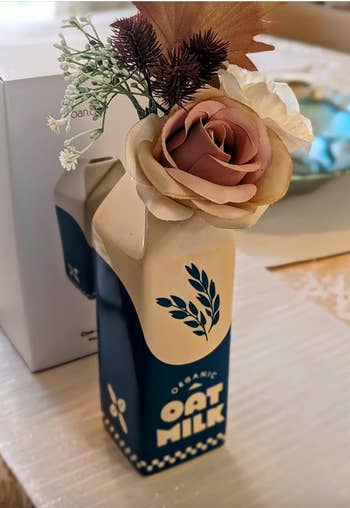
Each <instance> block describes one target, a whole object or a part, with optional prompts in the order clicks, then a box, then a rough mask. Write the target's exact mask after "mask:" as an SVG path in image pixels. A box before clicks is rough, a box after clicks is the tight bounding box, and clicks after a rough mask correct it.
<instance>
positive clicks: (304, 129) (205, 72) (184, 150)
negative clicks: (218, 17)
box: [48, 2, 312, 228]
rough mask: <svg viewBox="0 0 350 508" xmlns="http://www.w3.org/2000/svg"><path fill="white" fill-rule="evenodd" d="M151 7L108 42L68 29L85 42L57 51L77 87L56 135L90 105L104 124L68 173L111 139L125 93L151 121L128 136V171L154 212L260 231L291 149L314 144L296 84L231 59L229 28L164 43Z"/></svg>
mask: <svg viewBox="0 0 350 508" xmlns="http://www.w3.org/2000/svg"><path fill="white" fill-rule="evenodd" d="M149 4H152V2H147V3H140V5H139V7H140V8H141V12H139V13H138V14H136V15H135V16H132V17H130V18H126V19H119V20H117V21H115V22H114V23H112V25H111V36H110V38H109V39H108V41H107V42H106V43H105V42H103V41H102V40H101V38H100V37H99V35H98V33H97V31H96V29H95V27H94V25H93V23H92V22H91V20H90V19H89V18H85V17H84V18H79V19H78V18H75V17H74V18H71V19H69V20H66V21H65V22H64V23H63V28H74V29H76V30H79V31H80V32H81V33H82V34H83V35H84V36H85V37H86V39H87V42H86V46H85V48H84V49H82V50H77V49H74V48H72V47H71V46H70V45H69V44H68V42H67V40H66V38H65V37H64V36H63V35H60V39H61V40H60V42H59V43H58V44H57V45H56V47H57V48H58V49H59V50H60V51H61V55H60V57H59V60H60V62H61V68H62V70H63V73H64V77H65V79H66V80H67V81H68V83H69V84H68V86H67V89H66V94H65V97H64V99H63V101H62V105H61V111H60V113H61V117H60V118H59V119H57V120H56V119H53V118H52V117H50V118H49V120H48V123H49V126H50V128H51V129H52V130H53V131H54V132H59V131H60V129H61V128H63V127H64V128H65V129H66V130H67V131H69V128H70V118H71V114H72V111H73V110H74V109H75V108H76V107H77V106H79V105H80V104H81V103H82V102H88V104H89V107H90V109H91V111H92V112H93V117H94V119H95V120H96V121H100V125H99V127H96V128H92V129H91V130H88V131H85V132H82V133H79V134H78V135H76V136H74V137H71V138H69V139H67V140H66V141H65V147H64V149H63V151H62V152H61V154H60V161H61V164H62V166H63V167H64V168H65V169H66V170H68V171H69V170H72V169H74V168H75V167H76V165H77V162H78V159H79V157H80V156H81V155H82V154H83V153H85V152H86V151H87V150H88V149H89V148H90V146H91V145H92V144H93V143H94V142H95V141H96V140H97V139H98V138H99V137H100V136H101V134H102V133H103V131H104V126H105V117H106V112H107V110H108V106H109V104H110V103H111V101H112V100H113V99H114V98H115V97H116V96H117V95H118V94H123V95H126V96H127V97H128V99H130V101H131V102H132V104H133V105H134V106H135V108H136V111H137V113H138V116H139V118H140V120H141V121H140V122H139V123H137V124H136V125H135V127H134V128H133V129H132V130H131V132H130V134H129V136H128V139H127V143H126V150H127V155H128V167H127V168H126V169H127V171H129V172H130V173H131V174H132V176H133V177H135V179H136V185H137V188H138V192H139V194H140V196H141V198H142V199H143V200H144V202H145V203H147V206H148V208H149V210H150V211H151V212H152V213H153V214H154V215H156V216H157V217H160V218H163V219H166V220H184V219H187V218H189V217H191V216H192V215H193V213H194V212H195V211H200V212H201V213H202V215H203V216H205V217H206V218H207V220H208V221H210V222H212V223H213V224H217V225H221V226H224V227H234V228H241V227H247V226H250V225H252V224H254V223H255V222H256V220H257V219H258V218H259V217H260V216H261V214H262V213H263V212H264V211H265V209H266V208H267V206H268V205H269V204H271V203H273V202H275V201H277V200H279V199H280V198H281V197H283V195H284V194H285V193H286V191H287V189H288V185H289V181H290V178H291V171H292V163H291V159H290V156H289V152H292V151H294V150H295V149H297V148H299V147H301V146H303V147H306V148H307V147H308V145H309V144H310V142H311V140H312V134H311V127H310V123H309V121H308V120H307V119H306V118H304V117H303V116H302V115H301V114H300V113H299V107H298V103H297V100H296V99H295V96H294V94H293V92H292V91H291V89H290V88H289V87H288V86H287V85H286V84H280V83H274V82H271V81H267V80H266V79H265V78H264V77H263V76H262V75H261V74H260V73H259V72H257V71H249V70H246V69H243V68H241V67H239V66H237V65H234V64H229V63H228V62H227V58H228V57H229V53H230V48H231V45H232V41H230V40H223V39H221V38H220V35H219V31H218V32H216V31H214V29H213V28H211V27H209V28H199V29H198V31H196V32H194V33H190V34H189V35H188V36H184V38H183V39H181V40H179V41H177V42H176V43H174V45H173V46H170V47H169V45H164V43H163V45H162V44H161V42H160V40H161V39H160V38H159V37H158V34H157V31H156V28H154V25H153V24H152V23H151V21H149V19H148V18H147V16H146V14H147V13H148V12H149V10H150V7H151V6H150V5H149ZM142 11H144V12H145V13H143V12H142ZM151 12H153V11H151ZM153 15H154V14H153ZM155 26H157V24H156V23H155ZM256 44H257V43H256ZM81 136H87V137H88V138H89V142H88V144H87V145H86V147H85V148H84V149H82V150H80V151H79V150H78V149H77V148H76V146H75V145H74V142H75V140H76V139H77V138H78V137H81Z"/></svg>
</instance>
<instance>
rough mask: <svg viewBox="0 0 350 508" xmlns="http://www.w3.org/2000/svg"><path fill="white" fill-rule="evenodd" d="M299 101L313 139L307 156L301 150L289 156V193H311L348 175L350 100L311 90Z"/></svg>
mask: <svg viewBox="0 0 350 508" xmlns="http://www.w3.org/2000/svg"><path fill="white" fill-rule="evenodd" d="M292 88H294V87H293V85H292ZM304 89H305V87H304ZM296 92H297V90H296ZM297 96H298V93H297ZM298 98H299V104H300V111H301V113H302V114H303V115H304V116H306V117H307V118H309V119H310V121H311V124H312V127H313V132H314V136H315V137H314V141H313V143H312V145H311V149H310V153H309V154H306V152H305V151H302V150H300V151H298V152H295V153H294V154H293V155H292V158H293V177H292V182H291V185H290V190H289V193H303V192H311V191H313V190H315V189H316V188H317V187H319V186H320V185H322V184H324V183H326V182H328V181H329V180H331V179H334V178H339V177H341V176H342V175H344V174H346V173H348V172H350V98H349V97H345V96H344V95H342V94H339V93H336V92H330V91H328V92H327V93H324V94H320V91H319V90H318V91H317V92H316V91H312V90H311V91H310V89H309V93H308V95H307V96H302V97H300V96H299V97H298Z"/></svg>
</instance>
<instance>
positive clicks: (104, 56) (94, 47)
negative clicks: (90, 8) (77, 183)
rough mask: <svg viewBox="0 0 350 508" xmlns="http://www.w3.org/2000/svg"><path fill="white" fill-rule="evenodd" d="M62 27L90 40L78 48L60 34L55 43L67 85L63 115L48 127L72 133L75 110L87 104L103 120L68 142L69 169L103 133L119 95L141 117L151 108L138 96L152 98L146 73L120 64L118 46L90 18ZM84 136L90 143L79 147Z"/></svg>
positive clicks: (65, 159)
mask: <svg viewBox="0 0 350 508" xmlns="http://www.w3.org/2000/svg"><path fill="white" fill-rule="evenodd" d="M62 28H64V29H67V28H73V29H76V30H78V31H79V32H81V33H82V34H83V35H84V37H85V38H86V40H87V41H86V44H85V47H84V48H83V49H76V48H74V47H72V46H70V45H69V43H68V41H67V39H66V38H65V36H64V35H63V34H60V35H59V38H60V41H59V42H58V43H57V44H55V45H54V46H55V47H56V48H57V49H58V50H59V51H60V52H61V54H60V56H59V58H58V60H59V62H60V67H61V69H62V71H63V76H64V79H65V80H66V81H67V87H66V91H65V95H64V98H63V100H62V102H61V107H60V118H58V119H55V118H53V117H52V116H50V117H49V118H48V126H49V127H50V129H51V130H52V131H53V132H55V133H56V134H59V133H60V132H61V130H63V129H65V130H66V132H69V130H70V127H71V117H72V113H73V111H74V110H75V109H76V108H77V107H78V106H80V105H81V104H83V103H85V104H86V105H87V106H88V107H89V109H90V111H91V113H92V118H93V120H95V121H98V120H100V125H99V127H97V128H92V129H89V130H87V131H84V132H81V133H79V134H77V135H75V136H73V137H71V138H69V139H67V140H66V141H65V143H64V145H65V147H64V150H63V151H62V152H61V154H60V162H61V164H62V166H63V167H64V168H65V169H67V170H72V169H75V167H76V165H77V163H78V159H79V157H80V156H81V155H82V154H83V153H85V152H86V151H87V150H88V149H89V148H90V147H91V145H92V144H93V143H94V142H95V141H96V140H97V139H98V138H99V137H100V136H101V134H102V133H103V131H104V125H105V120H106V113H107V110H108V106H109V104H110V103H111V101H112V100H113V99H114V97H115V96H116V95H118V94H122V95H126V96H127V97H128V98H129V99H130V100H131V102H132V103H133V105H134V107H135V108H136V111H137V113H138V116H139V118H140V119H141V118H144V117H145V116H147V115H148V114H149V111H148V109H147V108H143V107H142V106H141V104H140V103H139V101H138V98H139V97H146V98H148V99H150V97H149V90H148V86H147V83H146V81H145V78H144V76H143V75H142V74H141V73H140V72H138V71H137V70H135V71H134V72H132V73H130V72H129V71H128V70H127V69H125V68H122V67H121V66H120V65H119V63H118V61H117V60H116V58H115V51H114V49H113V48H112V46H111V45H110V44H109V43H108V42H107V43H104V42H103V41H102V40H101V38H100V37H99V35H98V33H97V30H96V28H95V27H94V25H93V23H92V22H91V20H90V18H89V17H81V18H77V17H72V18H70V19H68V20H64V21H63V24H62ZM84 136H85V137H88V139H89V142H88V143H87V145H86V146H85V148H83V149H82V150H78V149H77V148H76V146H75V144H74V142H75V141H76V140H77V139H78V138H80V137H84Z"/></svg>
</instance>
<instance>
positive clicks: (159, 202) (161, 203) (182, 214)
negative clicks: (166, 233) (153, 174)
mask: <svg viewBox="0 0 350 508" xmlns="http://www.w3.org/2000/svg"><path fill="white" fill-rule="evenodd" d="M136 188H137V192H138V194H139V196H140V198H141V199H142V201H143V202H144V203H145V205H146V207H147V209H148V210H149V211H150V212H151V213H152V214H153V215H154V216H155V217H157V218H158V219H161V220H168V221H183V220H186V219H189V218H190V217H192V215H193V213H194V212H193V210H192V209H191V208H189V207H188V206H184V205H181V204H180V203H177V201H174V200H173V199H171V198H168V197H166V196H163V195H162V194H160V192H158V191H157V190H156V189H155V188H154V187H151V186H149V185H145V184H141V183H138V184H136Z"/></svg>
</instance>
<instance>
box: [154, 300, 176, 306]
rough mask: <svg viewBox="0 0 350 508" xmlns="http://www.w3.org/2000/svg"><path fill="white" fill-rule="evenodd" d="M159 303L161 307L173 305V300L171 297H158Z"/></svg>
mask: <svg viewBox="0 0 350 508" xmlns="http://www.w3.org/2000/svg"><path fill="white" fill-rule="evenodd" d="M157 303H158V305H160V306H161V307H171V306H172V303H171V300H169V298H157Z"/></svg>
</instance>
